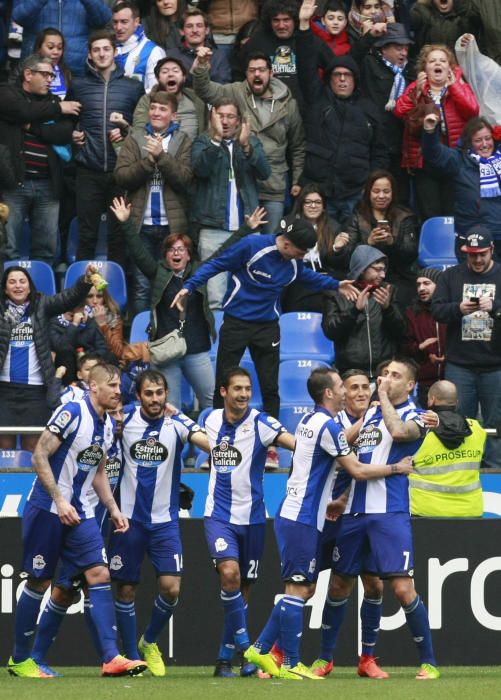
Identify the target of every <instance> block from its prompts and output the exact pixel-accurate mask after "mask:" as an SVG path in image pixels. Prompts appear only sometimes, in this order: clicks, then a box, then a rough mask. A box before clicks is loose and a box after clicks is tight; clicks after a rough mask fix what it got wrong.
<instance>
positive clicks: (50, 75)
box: [31, 68, 56, 82]
mask: <svg viewBox="0 0 501 700" xmlns="http://www.w3.org/2000/svg"><path fill="white" fill-rule="evenodd" d="M31 72H32V73H40V75H41V76H42V77H43V78H45V79H46V80H49V81H50V82H52V81H53V80H54V78H55V77H56V74H55V73H53V72H52V71H50V70H39V69H38V68H32V69H31Z"/></svg>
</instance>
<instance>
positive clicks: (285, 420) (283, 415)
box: [278, 397, 313, 435]
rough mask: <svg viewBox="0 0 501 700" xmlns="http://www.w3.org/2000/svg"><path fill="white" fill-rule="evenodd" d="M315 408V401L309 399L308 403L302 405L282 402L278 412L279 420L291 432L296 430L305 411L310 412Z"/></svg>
mask: <svg viewBox="0 0 501 700" xmlns="http://www.w3.org/2000/svg"><path fill="white" fill-rule="evenodd" d="M308 398H309V397H308ZM312 409H313V401H312V400H311V399H309V402H308V403H306V402H305V403H304V404H301V405H297V404H295V405H293V404H281V405H280V413H279V414H278V420H279V421H280V423H282V425H283V426H284V428H287V430H288V432H289V433H292V435H294V433H295V432H296V427H297V424H298V423H299V421H300V420H301V418H302V417H303V416H304V414H305V413H309V412H310V411H311V410H312Z"/></svg>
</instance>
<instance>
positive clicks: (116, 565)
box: [110, 554, 124, 571]
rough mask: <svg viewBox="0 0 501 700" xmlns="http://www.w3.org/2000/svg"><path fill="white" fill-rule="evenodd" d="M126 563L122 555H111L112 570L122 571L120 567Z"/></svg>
mask: <svg viewBox="0 0 501 700" xmlns="http://www.w3.org/2000/svg"><path fill="white" fill-rule="evenodd" d="M123 565H124V563H123V561H122V557H121V556H120V555H119V554H115V556H114V557H111V560H110V569H111V570H112V571H120V569H121V568H122V567H123Z"/></svg>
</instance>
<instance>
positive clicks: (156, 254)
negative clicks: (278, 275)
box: [115, 89, 192, 313]
mask: <svg viewBox="0 0 501 700" xmlns="http://www.w3.org/2000/svg"><path fill="white" fill-rule="evenodd" d="M176 109H177V100H176V98H175V96H174V95H172V94H170V93H168V92H164V91H163V90H156V89H155V90H153V91H152V93H151V96H150V107H149V120H148V123H147V124H146V126H145V127H139V128H137V129H133V130H132V131H131V133H130V134H129V135H128V136H127V138H126V139H125V141H124V143H123V146H122V148H121V149H120V153H119V155H118V160H117V165H116V168H115V180H116V182H117V183H118V185H120V186H121V187H123V188H124V190H127V192H128V197H129V201H130V202H131V204H132V212H131V221H132V223H133V224H134V226H135V227H136V230H137V231H139V239H140V240H141V242H142V244H143V246H144V248H145V249H146V250H148V252H149V253H150V254H151V255H152V257H153V258H154V259H155V260H158V259H159V258H160V252H161V249H162V244H163V241H164V239H165V238H166V237H167V236H168V235H169V233H173V232H175V233H187V230H188V221H187V209H188V193H189V188H190V184H191V179H192V170H191V140H190V139H189V137H188V136H186V134H183V133H182V132H181V131H180V130H179V125H178V124H177V122H176ZM150 305H151V302H150V284H149V282H148V280H147V279H146V277H145V276H144V275H143V274H142V273H141V271H140V270H139V269H138V268H137V267H136V269H135V273H134V310H135V313H139V312H140V311H145V310H146V309H149V308H150Z"/></svg>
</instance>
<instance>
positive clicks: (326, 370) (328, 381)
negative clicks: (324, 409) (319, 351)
mask: <svg viewBox="0 0 501 700" xmlns="http://www.w3.org/2000/svg"><path fill="white" fill-rule="evenodd" d="M331 374H339V372H338V371H337V369H336V368H335V367H317V368H316V369H314V370H313V372H312V373H311V374H310V376H309V377H308V381H307V382H306V388H307V389H308V394H309V395H310V396H311V398H312V399H313V401H314V402H315V403H320V402H321V401H322V399H323V397H324V391H325V390H326V389H333V388H334V384H333V383H332V377H331Z"/></svg>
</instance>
